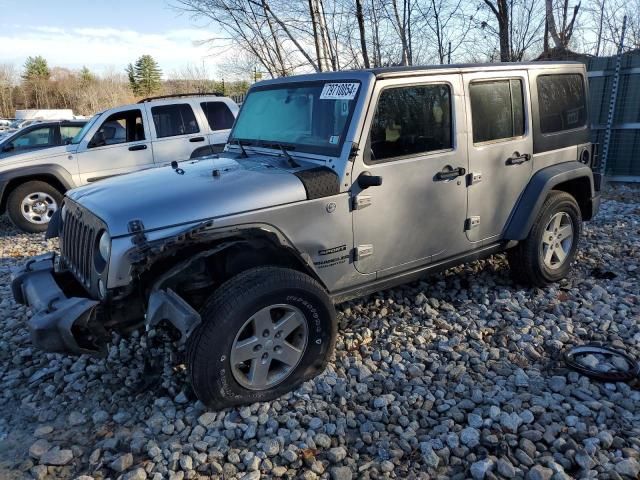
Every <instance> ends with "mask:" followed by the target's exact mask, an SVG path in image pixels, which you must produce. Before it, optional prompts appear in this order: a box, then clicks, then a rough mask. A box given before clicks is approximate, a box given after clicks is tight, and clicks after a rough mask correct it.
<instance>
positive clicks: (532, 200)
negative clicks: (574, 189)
mask: <svg viewBox="0 0 640 480" xmlns="http://www.w3.org/2000/svg"><path fill="white" fill-rule="evenodd" d="M577 178H588V179H589V186H590V189H591V191H590V194H589V198H593V197H594V196H595V193H594V184H593V172H592V171H591V168H589V167H588V166H587V165H584V164H582V163H580V162H575V161H574V162H565V163H559V164H557V165H552V166H550V167H546V168H543V169H541V170H538V171H537V172H536V173H534V175H533V177H531V180H529V183H528V184H527V186H526V188H525V190H524V192H523V193H522V196H521V197H520V199H519V200H518V203H517V205H516V207H515V208H514V209H513V211H512V212H511V216H510V218H509V221H508V222H507V228H506V229H505V234H504V239H505V240H524V239H525V238H527V235H529V232H530V231H531V227H532V226H533V222H534V221H535V219H536V217H537V216H538V212H539V211H540V209H541V208H542V204H543V203H544V201H545V199H546V198H547V195H548V194H549V192H550V191H551V190H553V189H554V187H556V186H557V185H559V184H561V183H564V182H566V181H569V180H574V179H577Z"/></svg>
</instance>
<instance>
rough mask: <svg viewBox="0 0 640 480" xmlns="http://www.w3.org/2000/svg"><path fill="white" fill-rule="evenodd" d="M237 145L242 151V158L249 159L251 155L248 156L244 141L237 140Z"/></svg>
mask: <svg viewBox="0 0 640 480" xmlns="http://www.w3.org/2000/svg"><path fill="white" fill-rule="evenodd" d="M236 143H237V144H238V146H239V147H240V151H241V152H242V153H241V154H240V158H249V155H247V151H246V150H245V149H244V145H243V144H242V140H236Z"/></svg>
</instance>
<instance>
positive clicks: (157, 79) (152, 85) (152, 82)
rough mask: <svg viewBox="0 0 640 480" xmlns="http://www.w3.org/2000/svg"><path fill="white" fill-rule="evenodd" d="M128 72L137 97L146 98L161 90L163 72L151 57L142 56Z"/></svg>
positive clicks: (129, 67) (129, 66)
mask: <svg viewBox="0 0 640 480" xmlns="http://www.w3.org/2000/svg"><path fill="white" fill-rule="evenodd" d="M126 71H127V75H128V77H129V84H130V85H131V90H133V93H135V94H136V95H142V96H145V97H146V96H149V95H151V94H153V93H154V92H157V91H158V90H159V89H160V86H161V75H162V71H161V70H160V67H159V66H158V63H157V62H156V61H155V60H154V59H153V57H152V56H151V55H142V56H141V57H140V58H139V59H138V60H137V61H136V63H135V65H131V64H129V65H128V66H127V70H126Z"/></svg>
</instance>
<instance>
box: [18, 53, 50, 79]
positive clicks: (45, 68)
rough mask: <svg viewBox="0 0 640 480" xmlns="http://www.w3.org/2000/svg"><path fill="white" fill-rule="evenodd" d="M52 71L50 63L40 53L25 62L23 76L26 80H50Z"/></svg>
mask: <svg viewBox="0 0 640 480" xmlns="http://www.w3.org/2000/svg"><path fill="white" fill-rule="evenodd" d="M50 75H51V72H50V71H49V65H47V61H46V60H45V59H44V57H42V56H40V55H38V56H36V57H29V58H27V61H26V62H24V72H23V73H22V78H23V79H25V80H48V79H49V76H50Z"/></svg>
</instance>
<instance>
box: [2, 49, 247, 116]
mask: <svg viewBox="0 0 640 480" xmlns="http://www.w3.org/2000/svg"><path fill="white" fill-rule="evenodd" d="M130 67H131V68H127V69H126V70H123V71H117V70H115V69H112V70H108V71H105V72H101V73H99V74H98V73H94V72H92V71H91V70H89V69H88V68H87V67H83V68H82V69H80V70H70V69H68V68H62V67H50V66H49V64H48V62H47V60H46V59H44V58H43V57H41V56H36V57H29V58H28V59H27V60H26V61H25V63H24V65H23V66H22V68H17V67H16V66H15V65H11V64H0V117H8V118H11V117H13V116H14V115H15V111H16V110H17V109H26V108H56V109H58V108H69V109H72V110H73V112H74V113H75V114H77V115H93V114H94V113H96V112H98V111H101V110H104V109H107V108H111V107H114V106H117V105H123V104H127V103H133V102H136V101H137V100H139V99H140V98H143V97H147V96H152V95H169V94H176V93H191V92H198V93H204V92H219V93H224V94H225V95H230V96H235V95H241V94H243V93H244V92H246V90H247V89H248V87H249V84H248V82H242V81H238V82H222V81H221V82H217V81H214V80H211V79H209V78H207V74H206V72H205V71H204V70H203V69H199V68H196V67H185V68H184V69H183V70H182V71H180V72H173V73H171V74H169V75H168V78H167V79H162V77H161V74H162V72H161V70H160V67H159V66H158V64H157V63H156V62H155V60H153V59H152V58H151V57H150V56H148V55H144V56H143V57H141V58H140V59H138V60H137V61H136V63H135V65H133V64H132V65H130Z"/></svg>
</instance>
